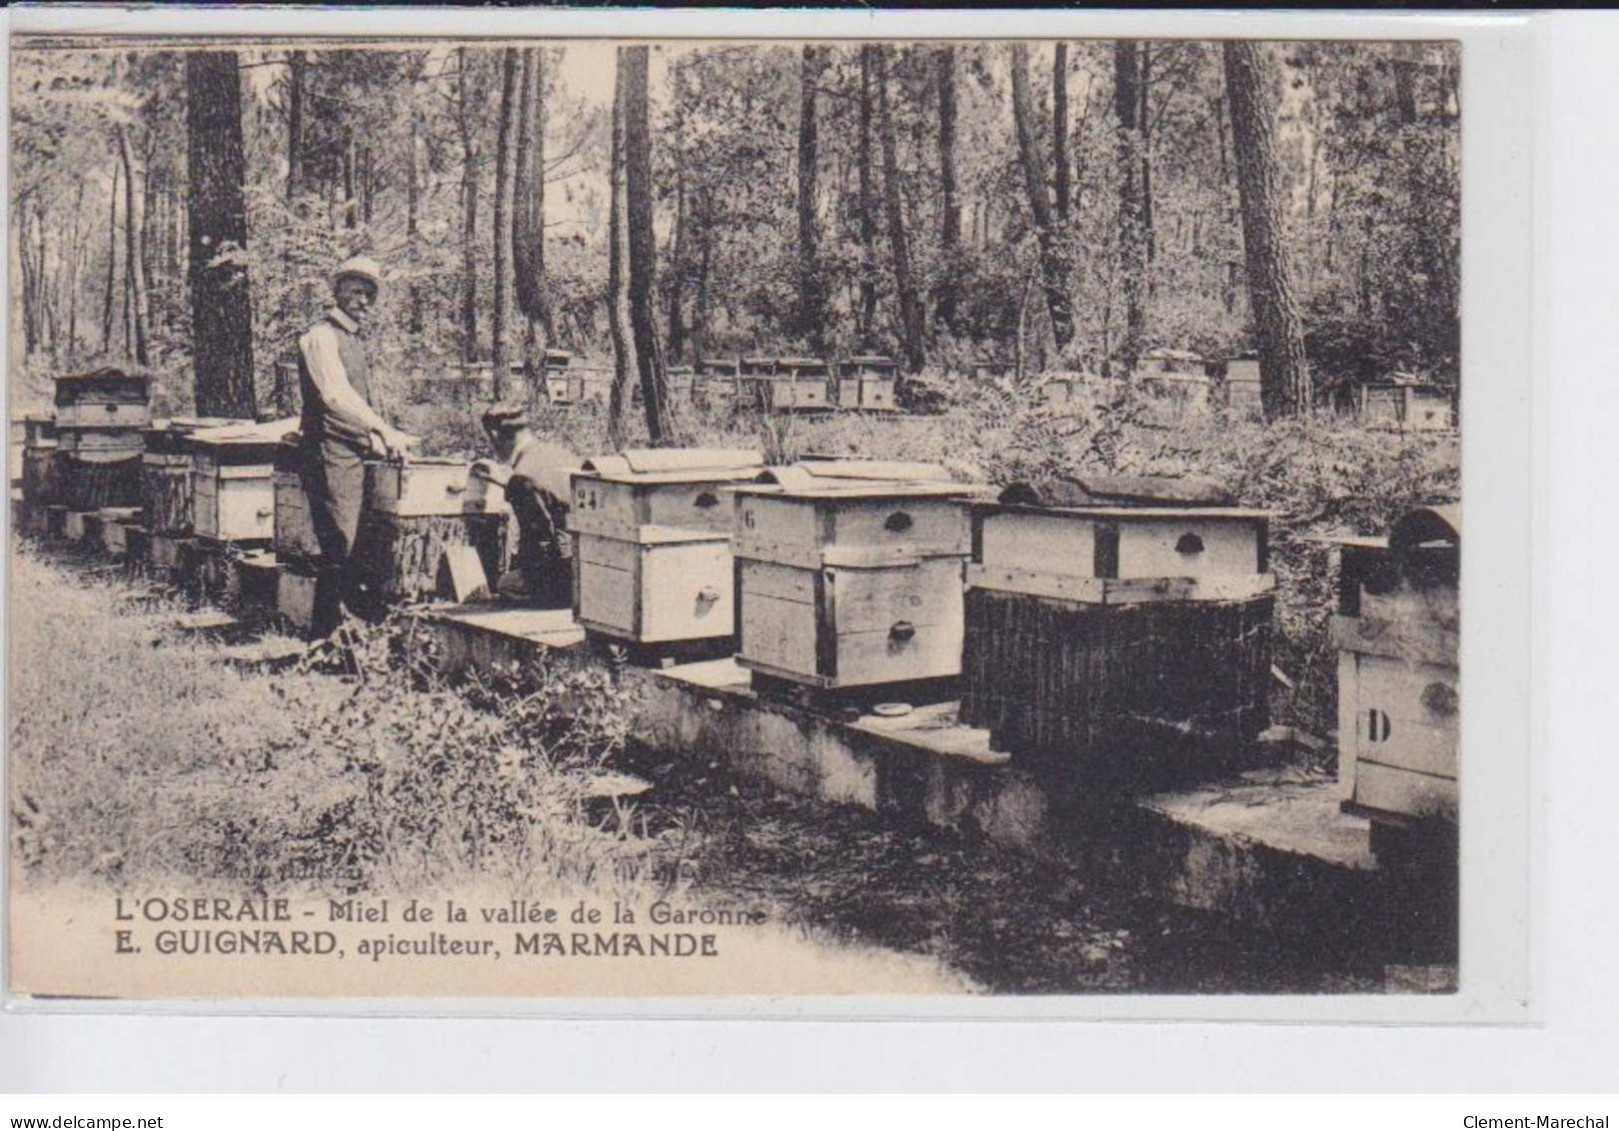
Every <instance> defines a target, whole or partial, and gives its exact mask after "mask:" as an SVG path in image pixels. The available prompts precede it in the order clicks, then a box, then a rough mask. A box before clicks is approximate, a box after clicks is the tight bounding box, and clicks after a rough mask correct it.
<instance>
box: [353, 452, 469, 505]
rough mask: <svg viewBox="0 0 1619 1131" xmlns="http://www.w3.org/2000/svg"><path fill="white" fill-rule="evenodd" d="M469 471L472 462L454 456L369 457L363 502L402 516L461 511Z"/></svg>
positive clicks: (464, 499)
mask: <svg viewBox="0 0 1619 1131" xmlns="http://www.w3.org/2000/svg"><path fill="white" fill-rule="evenodd" d="M470 474H471V465H470V464H468V463H466V462H465V461H463V460H456V459H414V460H408V461H406V462H405V463H392V462H385V461H381V460H368V461H367V462H366V465H365V489H366V503H367V505H368V506H369V507H370V508H371V509H373V510H375V511H377V512H378V513H381V514H394V515H400V516H402V517H417V516H425V515H452V514H460V513H461V512H462V511H463V510H465V509H466V495H467V479H468V476H469V475H470Z"/></svg>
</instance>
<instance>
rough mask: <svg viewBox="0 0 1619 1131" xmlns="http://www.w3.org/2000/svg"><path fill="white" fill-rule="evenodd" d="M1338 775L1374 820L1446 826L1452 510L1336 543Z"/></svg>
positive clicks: (1453, 695) (1453, 609)
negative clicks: (1382, 534) (1381, 535)
mask: <svg viewBox="0 0 1619 1131" xmlns="http://www.w3.org/2000/svg"><path fill="white" fill-rule="evenodd" d="M1340 544H1341V548H1342V550H1341V552H1342V558H1341V572H1340V584H1339V615H1338V616H1336V617H1334V618H1333V622H1332V638H1333V643H1334V644H1335V645H1336V646H1337V647H1338V649H1339V653H1338V779H1339V783H1340V785H1341V787H1342V789H1343V791H1344V800H1345V807H1346V808H1348V809H1350V810H1352V811H1356V812H1360V813H1363V814H1364V815H1366V816H1369V817H1371V818H1372V820H1373V821H1374V822H1379V821H1380V822H1384V823H1387V824H1395V825H1399V824H1405V823H1409V822H1411V821H1415V820H1423V819H1434V818H1437V819H1441V820H1446V821H1451V822H1454V820H1455V818H1456V807H1457V744H1458V737H1459V734H1458V729H1459V728H1458V720H1459V691H1460V678H1459V677H1460V671H1459V669H1458V648H1459V642H1460V617H1459V606H1458V603H1457V595H1458V586H1457V582H1458V574H1459V566H1460V553H1461V510H1460V508H1459V507H1434V508H1426V507H1424V508H1419V509H1417V510H1414V511H1411V512H1408V513H1407V514H1406V515H1404V516H1402V517H1401V518H1400V520H1399V521H1398V522H1396V523H1395V525H1394V528H1393V530H1392V531H1391V532H1390V535H1389V538H1388V539H1387V540H1386V541H1385V540H1382V539H1364V538H1363V539H1345V540H1342V541H1341V543H1340Z"/></svg>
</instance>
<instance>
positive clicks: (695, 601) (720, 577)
mask: <svg viewBox="0 0 1619 1131" xmlns="http://www.w3.org/2000/svg"><path fill="white" fill-rule="evenodd" d="M731 574H732V561H731V551H730V548H729V546H727V545H726V544H725V543H724V542H719V543H714V542H692V543H683V544H682V543H676V544H671V545H663V546H656V545H654V546H642V547H641V571H640V578H639V592H638V598H639V600H640V603H641V617H640V621H641V625H640V631H639V634H638V635H639V639H641V640H642V641H645V642H647V643H663V642H668V641H675V640H702V639H706V638H709V637H718V636H730V635H732V634H733V633H734V632H735V631H736V621H735V599H734V595H733V592H732V583H731Z"/></svg>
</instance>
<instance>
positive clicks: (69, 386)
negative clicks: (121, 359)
mask: <svg viewBox="0 0 1619 1131" xmlns="http://www.w3.org/2000/svg"><path fill="white" fill-rule="evenodd" d="M150 383H151V378H149V377H148V376H147V375H146V374H144V373H131V372H129V371H128V370H124V369H119V368H117V367H115V366H110V365H108V366H103V367H102V368H100V369H93V370H91V371H90V372H88V373H72V374H68V375H67V376H65V377H58V378H56V403H57V404H58V405H65V404H72V403H73V397H74V396H75V395H76V394H77V393H79V392H80V391H81V390H84V389H92V388H95V387H97V386H107V385H111V386H116V387H121V388H123V389H125V390H128V391H129V392H131V393H133V394H134V395H135V396H137V397H144V396H146V392H147V387H148V385H149V384H150Z"/></svg>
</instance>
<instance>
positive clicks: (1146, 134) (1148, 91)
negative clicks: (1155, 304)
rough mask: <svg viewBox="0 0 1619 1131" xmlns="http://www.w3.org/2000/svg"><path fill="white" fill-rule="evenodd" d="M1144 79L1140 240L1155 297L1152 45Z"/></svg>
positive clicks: (1144, 59) (1139, 120) (1146, 50)
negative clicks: (1153, 270)
mask: <svg viewBox="0 0 1619 1131" xmlns="http://www.w3.org/2000/svg"><path fill="white" fill-rule="evenodd" d="M1140 56H1141V79H1140V82H1139V83H1138V84H1137V86H1136V94H1137V97H1139V98H1140V99H1141V109H1140V111H1139V112H1138V113H1137V115H1136V127H1137V128H1138V129H1139V130H1140V131H1141V145H1140V146H1139V148H1138V150H1137V154H1136V156H1137V158H1138V160H1139V161H1140V163H1141V236H1142V242H1143V244H1144V245H1145V247H1146V252H1147V293H1148V294H1149V295H1151V294H1152V293H1153V273H1152V264H1153V263H1154V262H1156V261H1157V259H1158V233H1157V232H1156V230H1155V229H1154V227H1153V217H1152V97H1151V95H1152V45H1151V44H1150V43H1143V44H1141V47H1140Z"/></svg>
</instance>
